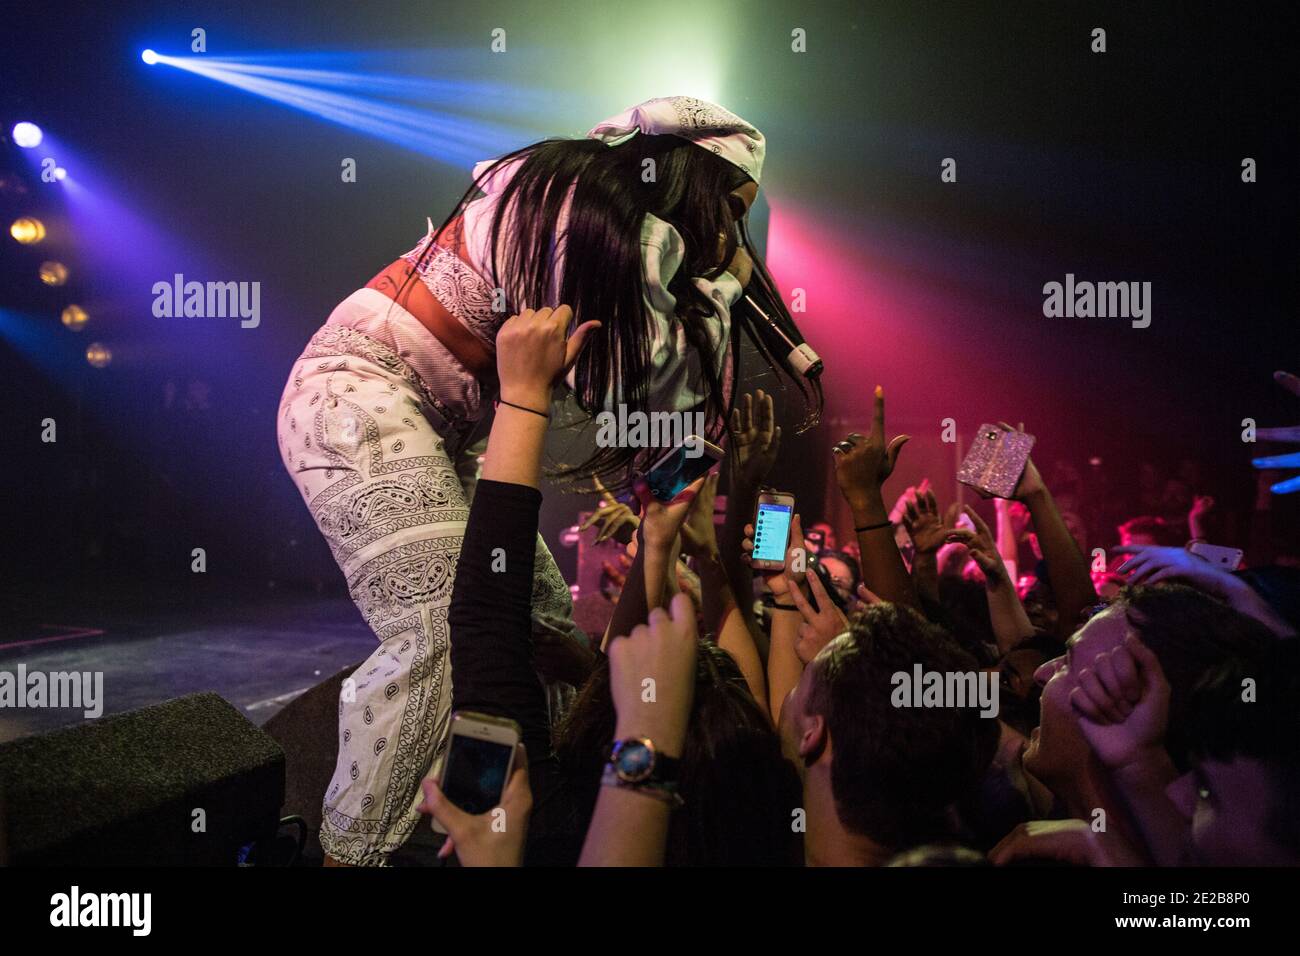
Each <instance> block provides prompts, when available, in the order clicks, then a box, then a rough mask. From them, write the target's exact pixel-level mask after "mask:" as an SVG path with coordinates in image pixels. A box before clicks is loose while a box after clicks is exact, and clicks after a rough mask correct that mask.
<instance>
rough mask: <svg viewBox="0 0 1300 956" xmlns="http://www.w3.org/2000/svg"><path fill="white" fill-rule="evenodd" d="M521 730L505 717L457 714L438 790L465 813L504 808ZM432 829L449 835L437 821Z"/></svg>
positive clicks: (454, 715) (453, 716) (466, 711)
mask: <svg viewBox="0 0 1300 956" xmlns="http://www.w3.org/2000/svg"><path fill="white" fill-rule="evenodd" d="M520 733H521V731H520V728H519V725H518V724H517V723H515V722H514V721H513V720H510V719H508V718H505V717H493V716H491V715H489V714H478V713H475V712H474V711H470V710H458V711H456V712H455V713H453V714H452V715H451V740H450V742H449V743H448V745H447V759H446V760H444V761H443V764H442V775H441V779H440V780H439V781H438V786H440V787H441V788H442V792H443V793H444V794H446V796H447V799H448V800H450V801H451V802H452V803H454V804H456V806H458V807H460V808H461V809H462V810H464V811H465V812H466V813H474V814H478V813H487V812H488V811H489V810H491V809H493V808H494V807H497V806H500V805H501V794H502V793H503V792H504V791H505V789H506V781H508V780H509V779H510V774H511V773H512V772H513V770H514V766H515V747H516V745H517V744H518V743H519V737H520ZM433 829H434V830H436V831H437V832H438V833H446V832H447V831H446V830H444V829H443V828H442V826H441V825H440V824H439V823H438V821H437V820H434V821H433Z"/></svg>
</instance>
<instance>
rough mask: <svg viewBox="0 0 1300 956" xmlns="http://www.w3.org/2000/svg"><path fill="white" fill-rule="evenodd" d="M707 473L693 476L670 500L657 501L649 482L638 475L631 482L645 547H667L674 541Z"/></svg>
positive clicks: (670, 546)
mask: <svg viewBox="0 0 1300 956" xmlns="http://www.w3.org/2000/svg"><path fill="white" fill-rule="evenodd" d="M707 478H708V475H702V476H700V477H699V478H696V479H695V481H693V482H691V483H690V484H689V485H688V486H686V487H685V488H683V489H682V490H681V491H680V492H679V493H678V494H677V497H675V498H673V500H672V501H668V502H664V501H660V500H659V499H658V498H656V497H655V496H654V495H652V494H651V493H650V486H649V485H648V484H646V482H645V481H644V480H641V479H638V480H637V481H636V482H634V483H633V485H632V490H633V491H634V492H635V493H636V496H637V498H638V499H639V500H640V502H641V537H642V538H643V539H644V541H645V543H646V545H647V546H648V547H653V548H663V549H670V548H672V546H673V544H674V543H675V542H676V541H677V533H678V532H679V531H680V530H681V528H682V523H683V522H685V521H686V515H687V513H688V512H689V511H690V508H691V502H693V501H694V500H695V496H696V495H698V494H699V493H700V489H701V488H703V487H704V482H705V480H706V479H707Z"/></svg>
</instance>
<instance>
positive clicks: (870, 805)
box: [421, 307, 1300, 866]
mask: <svg viewBox="0 0 1300 956" xmlns="http://www.w3.org/2000/svg"><path fill="white" fill-rule="evenodd" d="M570 317H571V315H570V313H569V311H568V310H567V309H565V308H563V307H561V308H559V309H556V310H554V311H552V310H550V309H543V310H540V311H538V312H532V311H525V312H524V313H522V314H521V315H519V316H515V317H513V318H511V319H510V320H509V321H508V322H507V323H506V324H505V325H504V326H503V327H502V329H501V331H500V332H499V334H498V336H497V340H496V348H497V356H496V359H497V368H498V374H499V378H500V394H501V396H502V404H501V406H500V408H499V409H498V412H497V414H496V417H495V419H494V422H493V424H492V430H491V435H490V438H489V443H488V449H487V453H486V456H485V458H484V461H483V466H482V474H481V478H480V480H479V481H478V483H477V486H476V489H475V493H474V498H473V502H472V505H471V510H470V516H469V523H468V527H467V529H466V532H465V536H464V544H463V548H462V551H461V554H460V557H459V567H458V571H457V577H456V581H455V590H454V595H453V598H452V603H451V608H450V619H449V622H450V626H451V630H452V632H453V633H454V634H455V636H456V639H455V641H454V642H453V644H452V647H451V662H452V672H453V674H454V675H455V680H454V682H453V695H454V696H453V701H452V707H453V709H454V710H456V711H474V712H480V713H486V714H491V715H497V716H501V717H508V718H510V719H512V720H514V721H516V722H518V724H519V726H520V727H521V728H522V743H521V744H520V746H519V750H518V754H517V759H516V761H515V769H514V771H513V773H512V775H511V777H510V779H509V781H508V784H507V786H506V788H505V791H504V793H503V796H502V798H501V802H500V806H499V807H498V808H496V811H494V812H492V813H485V814H481V815H472V814H469V813H467V812H465V811H464V810H462V809H460V808H459V807H457V806H455V805H453V804H452V803H451V801H449V800H448V799H447V798H446V797H445V795H444V794H443V793H442V791H441V790H440V788H439V785H438V782H437V780H436V779H435V778H430V779H428V780H426V781H425V782H424V785H423V786H424V794H425V800H424V804H423V806H422V807H421V810H422V811H423V812H424V813H427V814H430V815H432V816H433V817H435V818H436V819H437V820H438V821H439V823H440V824H441V825H442V827H443V828H445V830H446V831H447V833H448V834H449V836H448V838H447V840H446V842H445V843H444V844H443V846H442V849H441V851H440V852H441V855H442V856H443V857H446V858H451V857H453V856H454V857H455V859H457V860H458V861H459V863H460V864H461V865H465V866H480V865H507V866H515V865H524V864H528V865H535V864H542V865H545V864H551V865H573V864H575V863H576V864H578V865H641V866H655V865H718V864H749V865H798V864H801V863H803V864H808V865H850V866H852V865H891V866H915V865H930V866H934V865H962V866H965V865H996V866H1003V865H1013V864H1023V863H1027V862H1041V861H1055V862H1057V863H1061V864H1069V865H1084V866H1108V865H1160V866H1177V865H1198V864H1207V865H1223V864H1226V865H1295V864H1298V863H1300V812H1297V811H1300V806H1298V803H1300V744H1298V743H1297V741H1298V739H1300V737H1298V735H1297V731H1300V687H1298V686H1297V676H1298V675H1300V662H1297V660H1296V656H1297V651H1296V648H1297V641H1296V630H1295V614H1294V607H1295V603H1294V602H1295V596H1296V594H1297V591H1298V589H1300V581H1298V580H1297V577H1296V576H1295V574H1294V573H1293V569H1290V568H1284V567H1256V568H1252V569H1251V570H1250V571H1248V572H1247V571H1236V570H1233V569H1231V568H1228V567H1221V566H1217V565H1216V564H1214V563H1212V562H1211V561H1209V560H1206V559H1205V558H1204V557H1201V556H1199V555H1197V554H1195V553H1193V552H1191V551H1189V550H1188V549H1187V547H1185V545H1186V544H1187V542H1188V539H1195V538H1197V537H1198V536H1199V534H1200V531H1199V527H1198V525H1199V523H1200V521H1201V520H1202V519H1203V518H1204V516H1205V514H1206V512H1207V509H1208V508H1209V507H1210V506H1211V503H1210V502H1208V501H1206V500H1204V499H1198V498H1196V497H1195V496H1194V495H1192V496H1191V500H1190V501H1188V502H1187V504H1189V506H1190V507H1189V511H1190V514H1189V519H1190V520H1189V526H1188V527H1187V528H1185V529H1184V528H1180V526H1179V523H1178V522H1177V521H1176V520H1173V519H1171V517H1170V516H1169V515H1168V514H1165V515H1150V516H1140V517H1136V518H1132V519H1131V520H1126V521H1124V522H1123V523H1122V527H1121V528H1120V532H1119V533H1120V545H1119V546H1118V547H1117V548H1116V549H1114V551H1115V554H1114V557H1113V560H1108V561H1106V562H1105V566H1104V567H1098V566H1097V562H1096V560H1095V558H1094V556H1093V555H1092V554H1091V553H1090V552H1089V551H1086V550H1084V549H1083V548H1081V546H1080V542H1079V537H1080V536H1081V534H1082V532H1081V530H1080V528H1079V527H1078V524H1079V522H1078V519H1077V518H1075V517H1073V516H1072V513H1071V511H1070V510H1068V509H1066V508H1063V507H1062V506H1061V504H1060V503H1059V502H1058V500H1057V498H1056V497H1054V495H1053V489H1051V488H1049V487H1048V483H1047V482H1045V481H1044V480H1043V478H1042V476H1041V474H1040V472H1039V470H1038V468H1037V467H1036V466H1035V464H1034V462H1033V460H1032V459H1031V460H1029V462H1028V463H1027V464H1026V466H1025V468H1024V472H1023V474H1022V475H1021V477H1020V479H1019V483H1018V485H1017V487H1016V489H1015V492H1014V495H1013V497H1012V498H1011V499H1010V500H1001V499H999V500H997V501H996V512H995V517H996V520H995V527H993V528H990V527H989V526H988V525H987V524H986V522H985V521H984V520H983V519H982V517H981V516H980V514H979V512H978V511H977V510H976V509H974V508H971V507H959V506H958V505H956V504H952V503H945V502H943V501H941V500H939V497H938V495H937V494H936V491H935V489H934V488H932V487H931V486H930V484H929V483H928V482H923V483H921V484H920V485H918V486H917V487H914V488H909V489H906V490H904V491H902V493H901V494H899V495H898V496H897V499H896V503H893V505H892V507H891V501H890V498H889V497H888V496H887V494H886V485H887V483H888V482H889V479H890V476H891V474H892V473H893V472H894V468H895V464H896V462H897V461H898V458H899V456H900V454H902V453H903V450H904V445H905V443H906V442H907V440H908V439H907V438H906V437H904V436H899V437H895V438H892V439H890V438H889V433H888V432H887V430H886V420H885V398H884V394H883V392H882V390H881V389H880V388H877V389H876V391H875V406H874V419H873V423H872V427H871V430H870V433H869V434H860V433H854V434H852V435H849V436H848V437H847V438H846V439H845V440H844V441H842V442H841V443H840V444H839V445H837V446H836V449H835V454H834V460H833V467H834V469H835V476H836V479H837V484H838V487H839V490H840V492H841V493H842V494H843V496H844V498H845V501H846V503H847V505H848V506H849V509H850V510H851V513H852V516H853V523H854V535H853V539H852V540H848V541H844V542H843V543H842V544H841V542H840V540H838V537H839V536H837V535H836V532H835V529H833V528H831V527H829V526H826V525H824V524H814V523H812V522H809V526H808V527H807V528H806V529H805V528H804V527H803V524H802V522H801V521H800V519H799V517H798V516H796V517H795V519H794V520H793V522H792V526H791V527H792V530H791V535H790V541H789V548H788V551H787V560H786V565H785V567H784V568H783V569H780V570H775V571H755V570H754V569H751V567H750V566H749V564H748V558H747V556H748V554H749V553H750V552H751V551H752V550H753V537H754V529H753V527H752V525H751V524H750V523H749V522H750V521H751V520H752V518H753V515H754V513H755V506H756V502H757V499H758V496H759V494H760V493H761V491H762V489H763V488H764V487H765V484H766V483H767V482H768V480H769V479H770V478H771V475H770V474H769V473H770V472H771V470H772V469H773V467H774V465H775V461H776V457H777V452H778V449H779V445H780V429H779V428H778V427H777V426H776V424H775V421H776V414H775V409H774V407H773V399H772V396H771V395H767V394H764V393H763V392H761V391H759V392H756V393H755V394H753V395H745V396H743V397H742V398H741V399H740V400H739V401H738V403H737V407H736V409H735V412H734V415H733V419H732V422H731V428H730V433H731V440H730V442H729V446H728V448H727V457H726V459H725V461H724V462H723V464H722V465H721V467H722V468H725V469H728V470H729V474H728V480H729V486H728V488H729V494H728V496H727V504H726V517H725V521H724V522H723V523H722V526H721V528H718V527H717V526H716V525H715V521H714V499H715V493H716V490H717V486H718V481H719V476H718V473H717V472H714V473H711V474H709V475H707V476H706V477H704V478H702V479H700V480H698V481H696V482H695V483H694V484H693V485H691V487H690V488H688V489H687V491H686V492H684V493H682V494H681V495H679V496H678V497H677V498H675V499H674V500H672V501H671V502H661V501H658V500H656V499H655V498H654V497H652V496H651V495H649V494H648V492H647V491H646V489H644V488H643V487H640V486H638V487H637V488H636V491H637V496H638V499H639V504H640V508H639V514H633V513H632V512H631V511H630V510H628V509H626V508H624V507H622V506H619V505H617V503H615V502H613V501H612V499H611V500H607V502H606V504H605V507H603V508H602V509H601V510H600V511H598V512H597V514H596V516H595V520H596V522H597V523H599V524H601V525H602V527H603V531H602V534H614V533H616V532H622V533H623V534H624V536H627V535H628V534H629V533H630V541H629V543H628V549H627V550H628V555H629V565H628V567H627V568H626V569H625V573H623V574H622V575H621V581H620V584H621V588H620V589H619V592H618V596H617V600H616V602H615V603H614V604H613V606H612V609H611V614H610V620H609V623H608V626H607V627H606V630H605V635H604V638H603V640H600V641H599V642H598V643H599V646H591V647H586V646H580V645H579V644H578V643H577V642H572V643H573V645H574V646H572V647H562V648H560V649H558V650H557V648H556V647H555V646H553V644H548V645H546V646H543V645H542V644H540V643H539V644H535V642H534V636H533V633H532V627H531V623H530V599H531V593H532V589H531V582H532V580H533V562H534V553H535V547H536V544H535V542H536V534H537V527H538V512H539V508H540V505H541V501H542V494H541V491H540V490H539V489H540V486H541V457H542V446H543V442H544V436H545V431H546V426H547V422H546V419H545V418H544V417H543V416H540V415H538V414H536V413H530V412H529V411H528V409H529V408H538V407H545V406H546V404H547V402H548V401H549V396H550V391H551V388H552V385H553V383H555V382H556V381H557V379H558V378H559V377H561V376H562V374H563V372H564V370H565V369H566V368H567V367H568V366H569V365H571V364H572V362H573V359H574V357H575V354H576V352H577V351H578V350H580V349H581V347H582V339H583V334H584V333H583V330H582V329H580V330H578V331H577V332H576V333H575V335H574V336H573V337H572V338H569V337H568V336H567V325H568V322H569V319H570ZM1004 427H1007V428H1008V429H1009V428H1010V426H1004ZM1219 543H1222V542H1219ZM502 556H504V561H503V560H502ZM756 585H757V587H756ZM756 598H757V599H756ZM557 682H562V683H565V684H568V685H571V686H572V687H573V688H574V692H573V693H572V694H570V695H568V696H567V697H565V696H558V697H557V696H556V695H554V694H548V690H547V685H548V683H549V684H554V683H557ZM986 691H987V693H986ZM557 700H560V701H562V704H561V705H558V706H557V704H556V701H557ZM990 700H991V701H992V704H993V706H992V707H990V706H989V704H990ZM628 741H634V742H640V744H641V757H642V759H649V760H650V761H651V762H652V763H653V767H654V771H655V772H654V773H652V774H650V775H648V776H647V777H646V778H645V780H644V781H638V782H630V781H629V779H627V777H628V776H629V775H627V774H623V773H621V764H620V760H621V759H622V757H621V756H620V754H623V755H625V754H626V753H627V752H628V751H627V750H626V748H625V746H624V745H626V743H627V742H628ZM647 755H648V756H647Z"/></svg>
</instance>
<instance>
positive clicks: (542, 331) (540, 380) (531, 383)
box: [496, 305, 601, 412]
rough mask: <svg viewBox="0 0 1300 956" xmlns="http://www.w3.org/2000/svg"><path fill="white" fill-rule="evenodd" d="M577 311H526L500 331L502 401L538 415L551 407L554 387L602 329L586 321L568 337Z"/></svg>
mask: <svg viewBox="0 0 1300 956" xmlns="http://www.w3.org/2000/svg"><path fill="white" fill-rule="evenodd" d="M572 321H573V310H572V309H571V308H569V307H568V306H567V305H561V306H558V307H557V308H554V309H538V310H537V311H533V310H532V309H524V310H523V311H522V312H520V313H519V314H518V315H513V316H511V317H510V318H509V319H507V320H506V321H505V323H504V324H503V325H502V326H501V329H500V331H498V332H497V339H496V351H497V379H498V380H499V381H500V383H501V392H500V394H501V400H502V401H503V402H509V403H511V404H514V405H521V406H523V407H524V408H531V409H533V410H534V411H537V412H544V411H545V409H546V407H547V406H548V405H549V404H550V399H551V388H552V387H553V386H554V384H555V383H556V381H558V380H559V379H560V378H562V377H563V376H564V374H565V373H566V372H567V371H568V370H569V369H570V368H571V367H572V366H573V363H574V362H576V361H577V360H578V355H579V354H580V353H581V352H582V348H583V346H584V345H585V344H586V342H587V338H588V336H590V334H591V333H592V332H593V331H594V330H596V329H598V328H600V325H601V324H600V323H599V322H596V321H591V322H584V323H582V325H580V326H578V327H577V328H576V329H574V330H573V335H569V334H568V329H569V323H570V322H572Z"/></svg>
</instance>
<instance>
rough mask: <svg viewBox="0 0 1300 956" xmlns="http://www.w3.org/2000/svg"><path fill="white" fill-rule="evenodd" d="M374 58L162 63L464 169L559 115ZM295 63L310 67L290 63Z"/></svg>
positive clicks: (531, 96) (536, 134)
mask: <svg viewBox="0 0 1300 956" xmlns="http://www.w3.org/2000/svg"><path fill="white" fill-rule="evenodd" d="M375 58H376V55H373V54H364V53H361V54H349V55H346V56H341V55H337V54H335V55H331V56H329V57H321V56H320V55H313V54H303V55H301V56H292V55H290V56H285V55H270V56H265V57H236V58H212V57H207V56H194V57H190V56H169V57H160V58H159V62H161V63H163V64H165V65H166V66H171V67H174V68H176V69H179V70H184V71H186V72H189V73H194V74H197V75H199V76H204V77H207V78H208V79H211V80H216V81H217V82H219V83H224V84H226V85H228V86H231V87H234V88H236V89H239V90H242V91H244V92H246V93H251V94H253V95H255V96H260V97H263V98H265V99H268V100H271V101H274V102H276V103H279V104H281V105H283V106H288V107H290V108H292V109H295V110H300V111H302V112H304V113H307V114H310V115H312V116H315V117H316V118H318V119H322V120H325V121H327V122H330V123H336V124H338V125H340V126H345V127H348V128H350V129H354V130H357V131H359V132H362V133H366V134H368V135H370V136H374V137H377V138H379V139H384V140H387V141H389V142H391V143H396V144H398V145H400V146H403V147H405V148H406V149H411V150H414V151H416V152H419V153H423V154H425V155H428V156H433V157H436V158H437V159H440V160H443V161H444V162H447V163H451V164H453V165H456V166H461V167H470V166H473V164H474V163H476V162H478V161H479V160H482V159H486V158H488V157H491V156H498V155H500V154H501V153H503V152H506V151H507V150H510V149H515V148H517V147H519V146H522V145H524V144H525V143H527V142H530V141H532V140H536V139H541V138H542V136H543V135H544V132H543V131H542V130H539V129H538V128H537V124H538V123H539V122H541V117H542V116H543V115H544V113H545V112H546V111H547V110H548V108H549V109H550V110H552V111H553V110H554V109H555V97H554V96H551V97H549V98H548V97H547V96H545V95H542V94H540V93H538V92H537V91H531V90H520V89H514V88H512V87H509V86H503V85H490V84H474V83H467V82H459V81H452V80H446V79H436V78H430V77H426V76H423V75H421V74H419V73H416V74H414V75H412V74H396V75H395V74H390V73H381V74H376V73H374V72H371V71H369V70H367V69H365V66H364V64H365V63H366V61H370V60H374V59H375ZM296 60H297V61H300V62H301V63H304V64H308V65H307V66H295V65H288V64H292V63H294V62H295V61H296ZM471 102H480V103H482V102H487V103H491V104H492V107H493V113H494V114H495V115H494V116H492V117H491V118H489V117H485V116H484V115H483V114H482V112H481V111H475V112H467V111H466V110H465V104H466V103H471ZM566 125H567V124H566ZM542 128H543V130H544V129H545V128H549V126H547V124H543V127H542Z"/></svg>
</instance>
